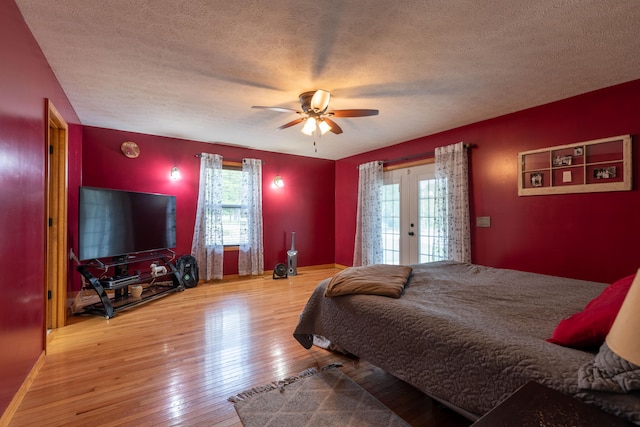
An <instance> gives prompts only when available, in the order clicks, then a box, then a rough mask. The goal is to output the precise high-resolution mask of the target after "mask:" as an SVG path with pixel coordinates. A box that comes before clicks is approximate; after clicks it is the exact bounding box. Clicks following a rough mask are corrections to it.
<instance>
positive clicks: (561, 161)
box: [553, 156, 573, 166]
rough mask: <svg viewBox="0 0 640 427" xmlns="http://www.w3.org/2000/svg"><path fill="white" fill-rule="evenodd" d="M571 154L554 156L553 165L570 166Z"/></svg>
mask: <svg viewBox="0 0 640 427" xmlns="http://www.w3.org/2000/svg"><path fill="white" fill-rule="evenodd" d="M572 161H573V156H555V157H554V158H553V166H571V163H572Z"/></svg>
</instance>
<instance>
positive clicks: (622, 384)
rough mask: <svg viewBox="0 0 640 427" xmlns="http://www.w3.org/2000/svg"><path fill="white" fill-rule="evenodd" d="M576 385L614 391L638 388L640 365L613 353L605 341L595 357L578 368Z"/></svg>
mask: <svg viewBox="0 0 640 427" xmlns="http://www.w3.org/2000/svg"><path fill="white" fill-rule="evenodd" d="M578 387H580V388H581V389H589V390H600V391H612V392H616V393H628V392H630V391H634V390H640V366H638V365H635V364H633V363H631V362H629V361H628V360H625V359H623V358H622V357H620V356H618V355H617V354H615V353H614V352H613V351H611V349H610V348H609V346H608V345H607V343H606V342H605V343H604V344H602V346H601V347H600V351H599V352H598V354H597V355H596V357H595V359H594V360H593V361H591V362H588V363H586V364H585V365H584V366H582V367H581V368H580V369H579V370H578Z"/></svg>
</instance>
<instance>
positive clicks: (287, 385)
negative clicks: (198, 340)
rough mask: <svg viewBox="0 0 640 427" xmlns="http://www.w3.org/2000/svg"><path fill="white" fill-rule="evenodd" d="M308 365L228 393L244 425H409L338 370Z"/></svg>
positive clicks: (343, 426)
mask: <svg viewBox="0 0 640 427" xmlns="http://www.w3.org/2000/svg"><path fill="white" fill-rule="evenodd" d="M338 366H341V365H340V364H332V365H328V366H325V367H323V368H321V369H320V370H318V369H316V368H311V369H307V370H306V371H304V372H301V373H300V374H299V375H298V376H295V377H291V378H286V379H284V380H281V381H277V382H273V383H271V384H267V385H265V386H262V387H256V388H253V389H251V390H247V391H245V392H242V393H239V394H237V395H235V396H232V397H230V398H229V401H231V402H234V406H235V408H236V412H238V416H239V417H240V420H241V421H242V424H243V425H244V426H245V427H265V426H270V427H275V426H282V427H285V426H286V427H302V426H304V427H312V426H336V427H338V426H339V427H345V426H348V427H356V426H358V427H365V426H376V427H377V426H388V427H408V426H409V424H407V423H406V422H405V421H404V420H403V419H402V418H400V417H398V416H397V415H396V414H394V413H393V412H391V410H389V408H387V407H386V406H384V405H383V404H382V403H380V402H379V401H378V400H377V399H376V398H375V397H373V396H372V395H371V394H369V393H368V392H367V391H366V390H365V389H363V388H362V387H360V386H359V385H358V384H356V383H355V382H353V381H352V380H351V379H350V378H349V377H348V376H346V375H345V374H343V373H342V372H341V371H340V370H339V369H337V367H338Z"/></svg>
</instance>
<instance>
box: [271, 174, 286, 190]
mask: <svg viewBox="0 0 640 427" xmlns="http://www.w3.org/2000/svg"><path fill="white" fill-rule="evenodd" d="M273 185H274V186H275V187H277V188H280V187H284V181H283V180H282V177H281V176H280V175H276V177H275V178H273Z"/></svg>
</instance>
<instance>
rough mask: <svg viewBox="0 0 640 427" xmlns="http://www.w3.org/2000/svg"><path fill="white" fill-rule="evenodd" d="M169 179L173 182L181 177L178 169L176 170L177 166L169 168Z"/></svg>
mask: <svg viewBox="0 0 640 427" xmlns="http://www.w3.org/2000/svg"><path fill="white" fill-rule="evenodd" d="M170 175H171V179H172V180H174V181H177V180H179V179H180V178H182V175H180V169H178V167H177V166H174V167H172V168H171V174H170Z"/></svg>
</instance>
